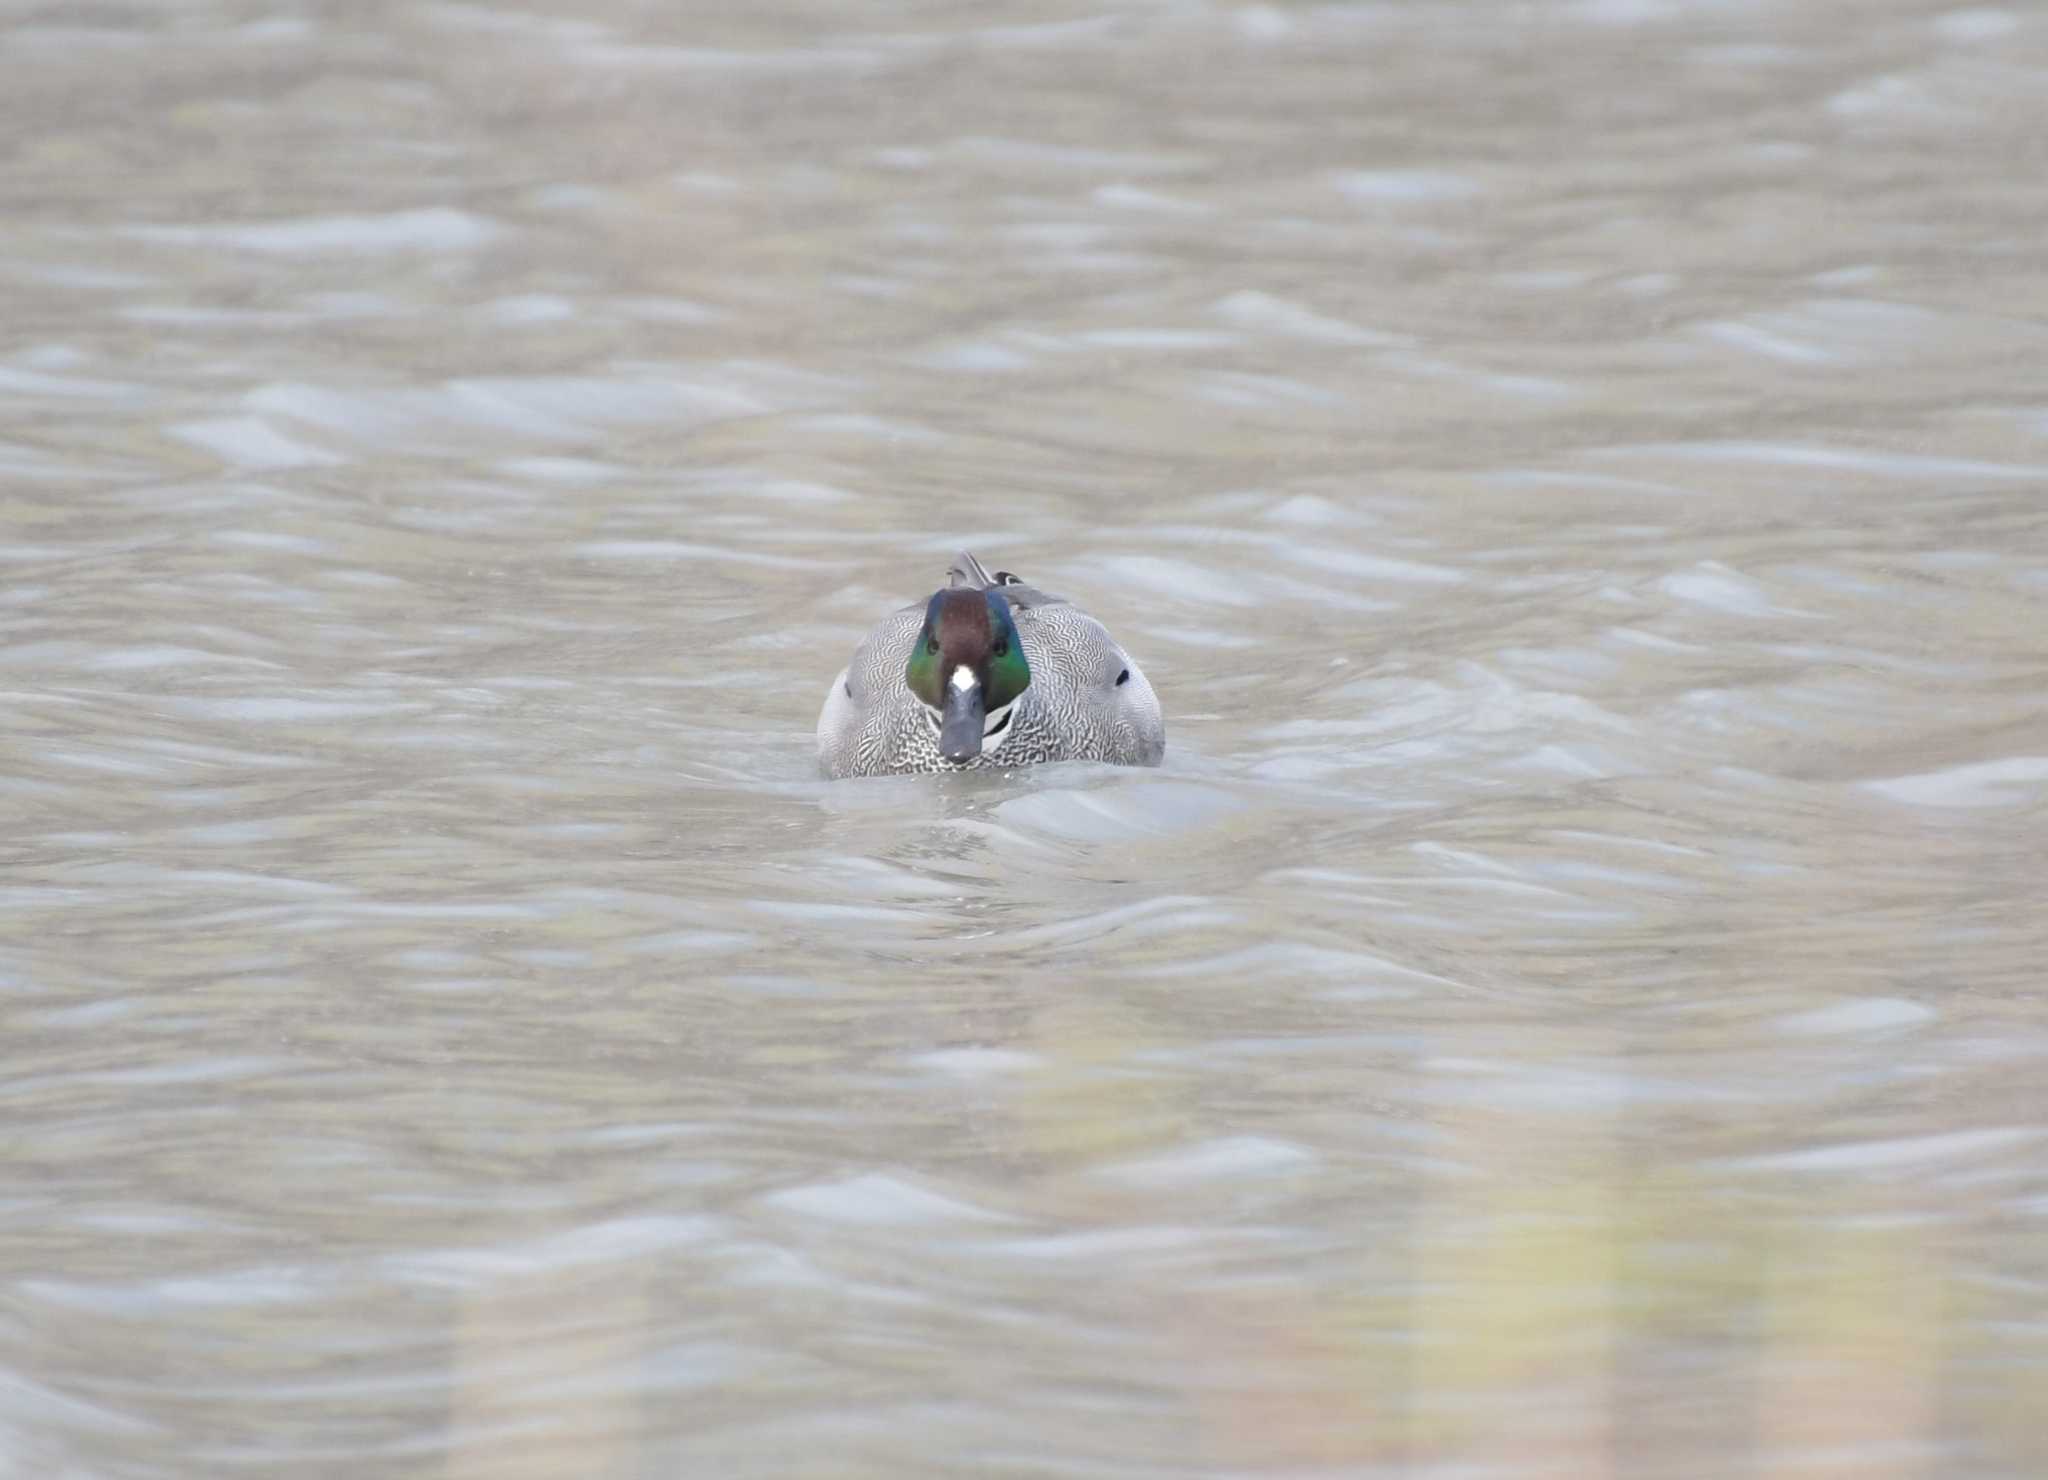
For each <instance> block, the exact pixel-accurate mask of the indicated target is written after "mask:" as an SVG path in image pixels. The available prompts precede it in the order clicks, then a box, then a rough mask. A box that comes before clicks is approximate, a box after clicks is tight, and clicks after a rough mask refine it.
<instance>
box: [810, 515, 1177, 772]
mask: <svg viewBox="0 0 2048 1480" xmlns="http://www.w3.org/2000/svg"><path fill="white" fill-rule="evenodd" d="M1165 753H1166V721H1165V719H1164V717H1163V716H1162V715H1161V714H1160V712H1159V700H1158V699H1157V698H1156V697H1155V696H1154V695H1153V693H1152V685H1151V684H1149V683H1147V682H1145V674H1144V672H1143V670H1141V669H1140V668H1139V667H1138V665H1137V664H1136V663H1135V662H1134V661H1132V659H1131V655H1130V654H1129V653H1127V652H1125V651H1124V650H1123V648H1121V647H1120V646H1118V644H1117V642H1116V639H1115V638H1113V637H1111V636H1110V635H1109V632H1108V630H1107V629H1106V628H1105V627H1104V626H1103V625H1102V624H1101V623H1100V622H1098V621H1096V620H1095V618H1093V617H1091V616H1089V615H1088V614H1087V613H1086V612H1084V611H1082V610H1081V609H1080V608H1079V607H1077V606H1075V605H1073V604H1072V603H1071V602H1069V601H1068V600H1067V599H1066V598H1065V597H1062V596H1052V595H1048V594H1047V593H1046V592H1044V591H1040V590H1039V589H1037V588H1036V587H1034V586H1027V585H1025V584H1024V582H1023V581H1022V580H1020V579H1019V578H1018V577H1016V576H1014V575H1011V574H1010V572H1008V571H1006V570H1004V571H997V572H996V573H995V574H994V575H990V574H989V572H988V571H987V570H986V569H985V568H984V567H983V565H982V563H981V562H980V561H979V560H976V559H975V558H974V557H973V556H972V555H970V554H968V553H967V552H965V551H962V552H961V553H960V555H959V556H958V557H957V558H956V559H955V560H954V561H953V565H952V568H951V569H949V570H948V571H947V572H946V584H945V586H944V587H942V588H941V589H940V590H938V591H937V592H935V593H933V595H932V597H931V599H930V600H928V601H923V602H917V603H914V604H912V605H910V606H906V607H904V608H903V609H902V610H901V611H899V612H895V613H893V614H892V615H890V616H887V617H884V618H883V619H882V622H881V625H880V626H878V627H876V628H875V630H874V631H872V632H870V633H869V634H868V635H867V638H866V640H865V641H863V642H862V643H861V645H860V646H859V647H858V648H856V649H855V650H854V654H853V661H852V662H851V663H849V664H848V665H847V666H846V667H845V668H844V669H843V670H841V672H840V674H839V676H838V677H837V678H835V679H833V680H832V687H831V688H830V689H828V690H826V692H825V707H824V709H823V710H822V711H821V712H820V713H819V715H818V760H819V763H820V764H821V765H822V766H823V767H824V770H825V774H826V775H827V776H894V775H904V774H909V773H914V772H930V771H972V770H998V769H1008V768H1010V767H1013V766H1028V765H1035V764H1037V763H1038V762H1040V761H1066V760H1091V761H1111V762H1114V763H1115V764H1117V765H1122V766H1156V765H1158V764H1159V758H1160V757H1161V756H1162V755H1164V754H1165Z"/></svg>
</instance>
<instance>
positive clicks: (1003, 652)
mask: <svg viewBox="0 0 2048 1480" xmlns="http://www.w3.org/2000/svg"><path fill="white" fill-rule="evenodd" d="M1009 655H1010V640H1009V639H1008V638H1007V637H1006V638H1004V639H1002V640H1001V641H1000V642H998V643H997V644H996V656H997V657H998V658H1007V657H1008V656H1009Z"/></svg>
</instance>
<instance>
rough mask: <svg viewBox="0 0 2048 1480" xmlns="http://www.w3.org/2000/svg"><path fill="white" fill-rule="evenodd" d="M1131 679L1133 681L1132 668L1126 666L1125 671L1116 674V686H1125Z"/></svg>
mask: <svg viewBox="0 0 2048 1480" xmlns="http://www.w3.org/2000/svg"><path fill="white" fill-rule="evenodd" d="M1130 681H1131V670H1130V669H1128V668H1126V669H1125V670H1124V671H1123V672H1122V673H1119V674H1118V675H1117V676H1116V686H1117V687H1118V688H1122V687H1123V686H1124V685H1125V684H1127V683H1129V682H1130Z"/></svg>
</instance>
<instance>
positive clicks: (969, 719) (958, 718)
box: [939, 683, 988, 766]
mask: <svg viewBox="0 0 2048 1480" xmlns="http://www.w3.org/2000/svg"><path fill="white" fill-rule="evenodd" d="M987 714H988V711H987V709H986V708H985V707H984V706H983V704H982V700H981V685H980V684H978V683H977V684H969V685H968V686H967V687H966V688H958V687H955V686H954V685H952V684H948V685H947V686H946V708H945V711H944V714H943V715H942V717H941V718H940V720H939V754H940V755H943V756H944V757H945V758H946V759H947V760H949V761H951V762H952V763H953V764H954V765H956V766H964V765H966V764H967V763H968V762H969V761H971V760H973V759H974V758H975V757H976V756H978V755H980V754H981V726H982V721H983V720H984V719H985V718H986V717H987Z"/></svg>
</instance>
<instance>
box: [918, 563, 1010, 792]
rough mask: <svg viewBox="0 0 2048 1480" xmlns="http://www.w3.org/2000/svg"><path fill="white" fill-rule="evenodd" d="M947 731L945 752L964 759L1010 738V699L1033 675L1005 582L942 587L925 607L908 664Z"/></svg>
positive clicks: (942, 732)
mask: <svg viewBox="0 0 2048 1480" xmlns="http://www.w3.org/2000/svg"><path fill="white" fill-rule="evenodd" d="M903 676H904V679H905V681H906V682H907V683H908V684H909V685H910V692H911V693H913V694H915V695H917V697H918V699H919V700H920V701H921V702H922V703H923V704H924V706H925V709H926V710H927V711H928V713H927V716H926V717H927V718H929V719H930V720H931V722H932V724H933V725H934V727H936V728H937V730H938V732H939V754H941V755H943V756H944V757H945V758H946V759H947V760H949V761H951V762H952V763H953V764H954V765H956V766H964V765H966V764H967V763H968V762H969V761H971V760H973V759H974V758H975V757H976V756H978V755H980V754H981V752H982V750H983V748H984V744H983V743H984V741H986V742H988V744H987V747H986V748H988V749H990V750H993V749H995V747H996V746H998V745H1000V744H1002V740H1001V738H1000V737H1001V736H1002V735H1003V734H1004V733H1005V732H1006V731H1007V730H1008V728H1009V724H1010V706H1011V705H1012V704H1014V703H1016V702H1017V696H1018V695H1020V694H1022V693H1023V692H1024V690H1025V689H1026V688H1027V687H1029V685H1030V683H1031V664H1030V663H1029V662H1028V661H1026V659H1025V657H1024V644H1023V643H1022V642H1021V641H1019V640H1018V637H1017V623H1016V621H1015V620H1014V619H1013V618H1012V617H1011V615H1010V603H1009V602H1007V601H1005V600H1004V599H1003V595H1002V593H1001V592H1000V591H999V590H996V589H994V588H991V589H989V590H986V591H976V590H971V589H966V588H962V587H957V586H956V587H954V588H952V589H951V590H947V591H941V592H939V593H938V594H937V595H936V596H934V597H932V599H931V602H930V604H928V605H927V606H926V607H925V609H924V630H923V631H921V632H919V633H918V634H917V645H916V646H915V647H913V648H911V650H910V662H909V663H908V665H906V667H905V668H904V675H903Z"/></svg>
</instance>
